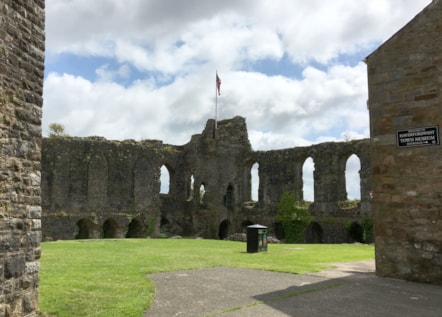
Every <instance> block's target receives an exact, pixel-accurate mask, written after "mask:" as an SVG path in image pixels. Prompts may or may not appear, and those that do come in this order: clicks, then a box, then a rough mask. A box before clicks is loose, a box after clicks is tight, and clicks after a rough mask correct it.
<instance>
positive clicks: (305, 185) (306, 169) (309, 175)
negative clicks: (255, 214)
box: [250, 154, 361, 201]
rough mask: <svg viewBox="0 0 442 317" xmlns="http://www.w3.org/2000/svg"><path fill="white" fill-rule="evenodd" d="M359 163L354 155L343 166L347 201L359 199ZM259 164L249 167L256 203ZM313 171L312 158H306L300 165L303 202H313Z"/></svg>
mask: <svg viewBox="0 0 442 317" xmlns="http://www.w3.org/2000/svg"><path fill="white" fill-rule="evenodd" d="M360 169H361V161H360V159H359V157H358V156H357V155H356V154H352V155H350V156H349V157H348V159H347V161H346V165H345V184H346V191H347V198H348V199H361V178H360V174H359V172H360ZM258 170H259V164H258V163H254V164H253V165H252V167H251V172H250V174H251V197H252V200H254V201H258V197H259V196H258V190H259V181H260V179H259V172H258ZM314 171H315V163H314V161H313V158H312V157H308V158H307V159H306V160H305V161H304V163H303V165H302V192H303V197H304V200H305V201H314V200H315V197H314Z"/></svg>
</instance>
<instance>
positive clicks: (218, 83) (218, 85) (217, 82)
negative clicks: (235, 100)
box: [216, 73, 221, 96]
mask: <svg viewBox="0 0 442 317" xmlns="http://www.w3.org/2000/svg"><path fill="white" fill-rule="evenodd" d="M216 90H217V91H218V96H220V95H221V79H219V76H218V73H216Z"/></svg>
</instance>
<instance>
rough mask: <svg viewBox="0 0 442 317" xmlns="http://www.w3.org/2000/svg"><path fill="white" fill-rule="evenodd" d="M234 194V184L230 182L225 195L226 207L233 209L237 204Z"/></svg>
mask: <svg viewBox="0 0 442 317" xmlns="http://www.w3.org/2000/svg"><path fill="white" fill-rule="evenodd" d="M233 194H234V193H233V185H232V184H229V186H227V190H226V194H225V195H224V207H226V208H227V209H230V210H232V209H233V206H234V205H235V203H234V197H233Z"/></svg>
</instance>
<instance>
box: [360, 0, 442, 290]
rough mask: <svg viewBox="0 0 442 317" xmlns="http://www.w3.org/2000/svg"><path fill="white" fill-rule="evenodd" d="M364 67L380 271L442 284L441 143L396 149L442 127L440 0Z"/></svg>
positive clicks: (394, 37)
mask: <svg viewBox="0 0 442 317" xmlns="http://www.w3.org/2000/svg"><path fill="white" fill-rule="evenodd" d="M367 65H368V82H369V109H370V126H371V140H372V150H371V153H372V155H371V162H372V174H373V175H372V181H373V194H374V197H373V212H374V214H375V231H376V271H377V274H378V275H381V276H389V277H398V278H404V279H411V280H416V281H422V282H434V283H439V284H441V283H442V220H441V219H442V159H441V158H442V156H441V155H442V149H441V145H440V144H435V145H429V146H417V147H401V148H399V147H397V141H396V135H397V130H399V129H412V128H420V127H427V126H439V127H440V126H441V124H442V91H441V87H442V1H440V0H434V1H433V2H432V3H431V4H430V5H429V6H428V7H427V8H425V9H424V10H423V11H422V12H421V13H420V14H419V15H417V16H416V17H415V18H414V19H413V20H412V21H411V22H410V23H408V24H407V25H406V26H405V27H404V28H403V29H402V30H400V31H399V32H398V33H397V34H395V35H394V36H393V37H392V38H390V39H389V40H388V41H387V42H385V43H384V44H383V45H382V46H381V47H379V48H378V49H377V50H376V51H375V52H374V53H372V54H371V55H370V56H369V57H368V58H367ZM438 137H439V138H440V135H439V136H438Z"/></svg>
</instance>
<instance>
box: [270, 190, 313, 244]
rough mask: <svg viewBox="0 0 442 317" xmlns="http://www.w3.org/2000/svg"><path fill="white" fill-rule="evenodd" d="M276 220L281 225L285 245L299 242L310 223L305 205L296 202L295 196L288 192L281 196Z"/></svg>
mask: <svg viewBox="0 0 442 317" xmlns="http://www.w3.org/2000/svg"><path fill="white" fill-rule="evenodd" d="M277 219H278V221H280V222H281V224H282V227H283V229H284V235H285V241H286V242H287V243H296V242H300V241H301V239H302V237H303V236H304V232H305V230H306V229H307V227H308V225H309V224H310V221H311V217H310V215H309V213H308V208H307V207H306V205H305V204H302V203H298V202H296V200H295V194H294V193H293V192H289V191H286V192H284V193H283V194H282V195H281V198H280V200H279V204H278V217H277Z"/></svg>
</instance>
